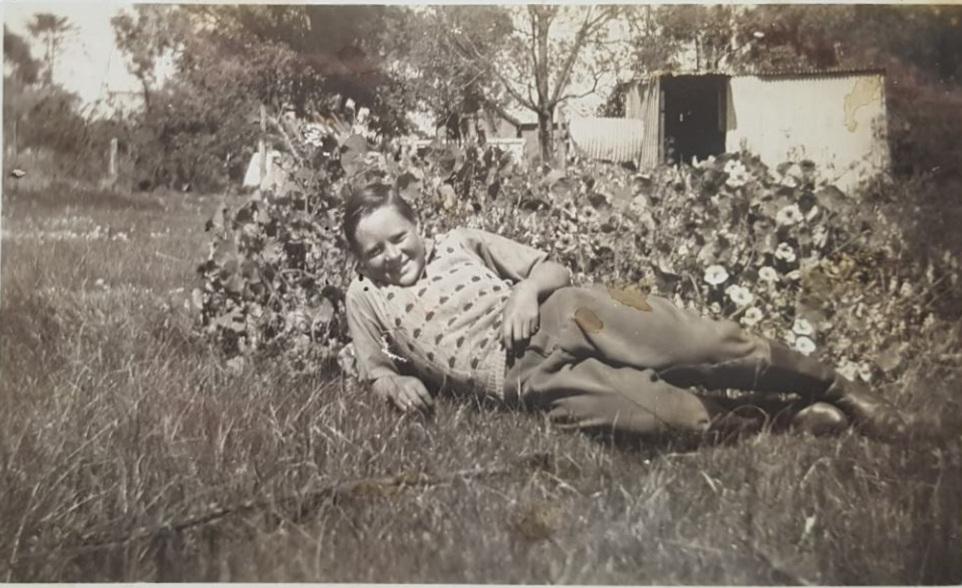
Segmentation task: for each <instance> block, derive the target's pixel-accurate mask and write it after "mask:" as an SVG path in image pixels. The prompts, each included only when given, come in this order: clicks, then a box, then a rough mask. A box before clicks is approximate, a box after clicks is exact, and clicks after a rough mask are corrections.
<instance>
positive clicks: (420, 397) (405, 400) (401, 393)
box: [371, 376, 434, 413]
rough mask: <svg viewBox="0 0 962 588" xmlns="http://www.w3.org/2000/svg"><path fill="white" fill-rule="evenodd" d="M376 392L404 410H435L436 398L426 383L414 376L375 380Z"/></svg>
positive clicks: (372, 385) (427, 411)
mask: <svg viewBox="0 0 962 588" xmlns="http://www.w3.org/2000/svg"><path fill="white" fill-rule="evenodd" d="M371 387H372V388H373V389H374V393H375V394H377V395H378V396H379V397H380V398H383V399H385V400H387V401H388V402H390V403H391V404H393V405H394V406H396V407H397V408H399V409H401V411H403V412H412V411H415V410H420V411H422V412H426V413H429V412H431V411H432V410H434V398H433V397H432V396H431V393H430V392H428V389H427V388H425V387H424V383H423V382H422V381H421V380H419V379H417V378H415V377H412V376H396V377H395V376H389V377H384V378H379V379H377V380H374V383H372V384H371Z"/></svg>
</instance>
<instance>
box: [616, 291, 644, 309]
mask: <svg viewBox="0 0 962 588" xmlns="http://www.w3.org/2000/svg"><path fill="white" fill-rule="evenodd" d="M608 295H609V296H611V297H612V298H614V299H615V300H617V301H618V302H620V303H622V304H624V305H625V306H630V307H631V308H634V309H636V310H644V311H651V305H650V304H648V299H647V297H645V295H644V294H643V293H642V292H640V291H638V290H634V289H621V288H608Z"/></svg>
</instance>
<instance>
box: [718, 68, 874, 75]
mask: <svg viewBox="0 0 962 588" xmlns="http://www.w3.org/2000/svg"><path fill="white" fill-rule="evenodd" d="M884 74H885V69H884V68H853V67H822V68H801V67H797V68H784V69H769V70H756V71H750V72H739V73H737V74H732V77H736V76H758V77H795V76H853V75H884Z"/></svg>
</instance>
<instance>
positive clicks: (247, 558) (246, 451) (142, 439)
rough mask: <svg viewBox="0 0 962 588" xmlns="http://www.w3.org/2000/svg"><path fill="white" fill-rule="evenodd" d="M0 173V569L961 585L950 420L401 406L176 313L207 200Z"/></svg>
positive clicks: (32, 573) (30, 573) (960, 473)
mask: <svg viewBox="0 0 962 588" xmlns="http://www.w3.org/2000/svg"><path fill="white" fill-rule="evenodd" d="M4 198H5V200H4V203H3V219H2V220H3V240H2V275H0V279H2V289H0V362H2V363H0V406H2V407H3V410H2V411H0V496H2V497H3V500H2V501H0V580H6V581H115V580H125V581H141V580H145V581H151V580H164V581H177V580H191V581H211V580H233V581H240V580H246V581H302V580H307V581H325V582H425V583H427V582H471V583H489V582H497V583H578V584H596V583H605V584H651V583H656V584H675V583H682V584H805V583H818V584H893V583H894V584H918V583H943V584H944V583H953V584H957V583H960V582H962V540H960V526H962V504H960V502H962V458H960V447H959V443H958V440H954V441H952V442H951V443H949V444H945V445H931V444H924V445H923V444H904V445H885V444H880V443H877V442H873V441H870V440H867V439H865V438H862V437H859V436H857V435H851V434H846V435H844V436H841V437H837V438H830V439H825V438H818V439H816V438H812V437H806V436H801V435H776V434H772V433H763V434H761V435H758V436H755V437H751V438H748V439H744V440H741V441H738V442H734V443H726V444H721V445H711V446H707V445H706V446H703V447H700V448H697V449H695V450H691V449H682V448H680V447H671V446H665V445H662V446H651V447H643V448H625V447H611V446H608V445H606V444H604V443H602V442H598V441H593V440H590V439H588V438H585V437H582V436H579V435H573V434H568V433H564V432H560V431H555V430H552V429H551V427H550V426H549V425H548V424H547V423H546V422H545V421H544V420H543V419H542V418H541V417H540V416H538V415H529V414H515V413H505V412H499V411H497V410H496V409H493V408H491V407H485V406H477V405H475V404H473V403H471V402H465V401H463V400H462V401H459V400H455V399H443V398H442V399H441V400H440V403H439V407H438V410H437V413H436V415H435V416H434V418H433V419H427V418H422V417H410V416H407V417H405V416H399V415H397V414H395V413H393V412H391V411H390V410H388V409H387V408H386V407H384V406H382V405H380V404H378V403H376V402H374V401H373V400H372V399H371V398H370V397H369V396H368V395H367V394H365V393H364V392H363V391H362V390H359V389H357V388H356V387H354V386H352V385H350V384H349V383H346V382H344V381H343V380H341V379H339V378H337V377H335V376H332V375H324V374H317V375H314V376H303V375H301V376H297V375H293V374H290V373H286V372H285V371H284V369H283V368H281V367H280V366H279V365H277V364H273V363H270V362H265V363H263V364H262V365H249V366H247V367H246V368H245V371H243V372H242V373H236V372H232V371H229V370H226V369H224V367H223V366H222V365H221V363H220V362H219V361H218V359H217V356H216V354H214V353H213V351H212V350H210V349H209V348H208V347H207V346H206V345H205V344H204V343H203V342H202V341H199V340H197V339H196V338H194V337H193V336H192V335H191V332H190V328H189V327H190V323H189V319H188V317H187V314H186V312H185V311H184V303H185V301H186V300H187V299H189V294H190V290H191V289H192V288H193V287H194V286H195V285H196V284H195V282H194V267H195V265H196V264H197V262H199V261H200V260H201V259H202V258H203V256H204V255H205V252H206V245H205V242H206V241H205V236H204V233H203V223H204V220H205V219H206V218H207V216H208V214H209V212H210V211H212V210H213V208H214V207H215V206H216V204H217V203H218V202H219V198H217V197H198V196H195V195H179V194H170V195H165V196H156V195H154V196H131V195H111V194H104V193H99V192H82V191H78V190H76V189H72V190H56V189H49V190H45V191H42V192H25V191H21V192H20V193H15V194H13V195H11V194H10V193H9V192H5V194H4ZM903 384H904V383H903ZM913 386H914V388H913V391H912V392H911V394H912V395H918V396H920V397H921V396H927V395H930V394H936V396H938V395H939V394H941V395H942V397H945V396H947V395H952V396H955V397H958V389H959V381H958V379H955V380H951V381H945V380H942V381H938V382H931V381H926V380H924V379H922V380H918V381H916V382H913ZM903 387H904V386H903ZM909 400H910V401H911V400H914V398H910V399H909Z"/></svg>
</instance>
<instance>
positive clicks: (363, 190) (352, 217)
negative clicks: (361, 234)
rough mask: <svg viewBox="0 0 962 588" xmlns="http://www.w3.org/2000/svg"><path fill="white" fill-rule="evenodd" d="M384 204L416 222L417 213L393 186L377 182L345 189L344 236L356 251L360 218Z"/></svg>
mask: <svg viewBox="0 0 962 588" xmlns="http://www.w3.org/2000/svg"><path fill="white" fill-rule="evenodd" d="M385 206H393V207H394V208H395V210H397V211H398V212H399V213H400V214H401V216H403V217H404V218H406V219H407V220H409V221H411V222H412V223H415V224H417V222H418V216H417V213H415V212H414V209H413V208H411V205H410V204H409V203H408V201H407V200H405V199H404V198H403V197H402V196H401V195H400V194H399V193H398V191H397V189H396V188H394V187H393V186H390V185H388V184H382V183H379V182H378V183H373V184H367V185H366V186H362V187H352V188H350V189H348V190H347V192H346V193H345V195H344V238H345V239H347V242H348V244H349V245H350V246H351V249H352V250H353V251H355V252H356V251H357V235H356V233H357V225H359V224H360V222H361V219H363V218H364V217H366V216H367V215H369V214H371V213H372V212H374V211H375V210H378V209H380V208H383V207H385Z"/></svg>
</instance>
